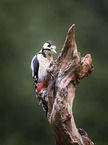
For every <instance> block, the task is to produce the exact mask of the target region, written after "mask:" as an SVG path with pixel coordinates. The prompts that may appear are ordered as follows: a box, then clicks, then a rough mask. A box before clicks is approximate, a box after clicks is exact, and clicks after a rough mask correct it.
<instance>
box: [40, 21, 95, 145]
mask: <svg viewBox="0 0 108 145" xmlns="http://www.w3.org/2000/svg"><path fill="white" fill-rule="evenodd" d="M92 71H93V65H92V59H91V55H90V54H87V55H86V56H85V57H83V58H81V56H80V53H79V52H77V45H76V42H75V25H74V24H73V25H72V26H71V27H70V29H69V31H68V33H67V37H66V40H65V43H64V45H63V48H62V50H61V53H60V54H59V56H58V58H57V60H55V61H54V62H52V64H51V65H50V67H49V69H48V72H49V74H50V75H51V76H52V78H51V80H50V83H49V85H48V88H47V89H45V90H42V91H41V92H40V96H39V98H40V100H41V101H42V102H43V107H44V108H45V110H47V119H48V122H49V124H50V126H51V128H52V130H53V132H54V136H55V140H56V144H57V145H75V144H76V145H93V144H94V143H93V142H92V141H91V140H90V139H89V137H88V135H87V133H86V132H85V131H84V130H83V129H77V127H76V125H75V121H74V117H73V113H72V106H73V101H74V98H75V89H76V86H77V85H78V84H79V82H80V81H81V80H82V79H83V78H84V77H86V76H88V75H89V74H90V73H91V72H92Z"/></svg>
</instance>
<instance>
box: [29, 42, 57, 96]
mask: <svg viewBox="0 0 108 145" xmlns="http://www.w3.org/2000/svg"><path fill="white" fill-rule="evenodd" d="M55 49H56V45H55V43H54V42H52V41H50V40H49V41H47V42H46V43H44V45H43V47H42V49H41V50H40V51H39V52H38V53H37V54H36V55H35V56H34V57H33V59H32V61H31V70H32V77H33V80H34V84H35V88H36V93H37V95H38V94H39V92H40V91H41V90H42V89H44V88H46V87H47V86H48V83H49V80H50V79H51V77H50V76H49V75H48V73H47V69H48V67H49V65H50V63H51V61H53V57H52V55H53V53H57V52H56V50H55Z"/></svg>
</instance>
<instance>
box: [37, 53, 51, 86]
mask: <svg viewBox="0 0 108 145" xmlns="http://www.w3.org/2000/svg"><path fill="white" fill-rule="evenodd" d="M37 59H38V61H39V70H38V82H39V83H42V82H44V81H45V80H46V79H47V69H48V67H49V65H50V63H51V61H52V60H53V58H52V57H51V60H48V59H47V57H43V55H42V54H38V55H37Z"/></svg>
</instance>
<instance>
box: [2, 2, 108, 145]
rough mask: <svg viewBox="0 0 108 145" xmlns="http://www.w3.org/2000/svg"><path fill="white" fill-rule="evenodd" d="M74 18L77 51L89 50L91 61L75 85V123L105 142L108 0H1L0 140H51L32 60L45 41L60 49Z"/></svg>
mask: <svg viewBox="0 0 108 145" xmlns="http://www.w3.org/2000/svg"><path fill="white" fill-rule="evenodd" d="M73 23H74V24H76V43H77V46H78V50H79V51H80V52H81V56H84V55H86V54H87V53H90V54H91V55H92V59H93V64H94V71H93V73H92V74H91V75H90V76H89V77H88V78H86V79H84V80H83V81H82V82H81V83H80V84H79V86H78V87H77V89H76V98H75V101H74V107H73V112H74V116H75V121H76V125H77V127H78V128H79V127H80V128H84V129H85V130H86V131H87V133H88V135H89V137H90V138H91V140H92V141H93V142H94V143H95V144H96V145H108V93H107V91H108V90H107V89H108V0H54V1H51V0H0V145H45V144H47V145H54V144H55V141H54V137H53V132H52V130H51V129H50V127H49V124H48V122H47V119H46V117H45V113H44V112H43V110H42V107H41V106H38V104H37V101H36V98H35V90H34V88H33V83H32V77H31V70H30V62H31V59H32V57H33V56H34V55H35V53H37V52H38V51H39V50H40V49H41V47H42V45H43V43H44V42H45V41H47V40H52V41H54V42H55V43H56V45H57V52H58V54H59V52H60V50H61V48H62V46H63V43H64V41H65V37H66V34H67V31H68V29H69V27H70V26H71V25H72V24H73ZM56 58H57V56H56V55H54V59H56Z"/></svg>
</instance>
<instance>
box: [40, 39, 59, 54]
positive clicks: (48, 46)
mask: <svg viewBox="0 0 108 145" xmlns="http://www.w3.org/2000/svg"><path fill="white" fill-rule="evenodd" d="M55 49H56V45H55V43H54V42H52V41H50V40H49V41H47V42H45V43H44V45H43V48H42V51H44V52H45V53H47V54H48V55H52V54H53V53H57V52H56V50H55Z"/></svg>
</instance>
